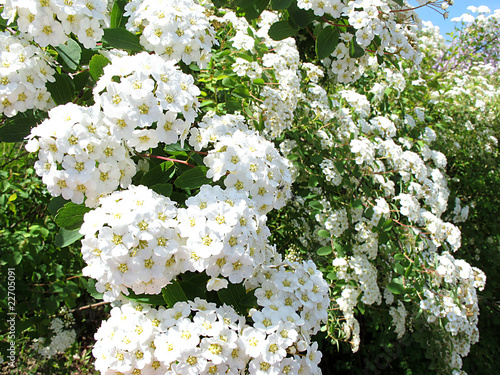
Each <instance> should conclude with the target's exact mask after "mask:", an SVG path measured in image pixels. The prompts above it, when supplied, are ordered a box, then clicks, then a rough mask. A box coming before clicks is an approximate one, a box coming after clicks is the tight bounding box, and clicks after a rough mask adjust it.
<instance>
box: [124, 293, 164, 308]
mask: <svg viewBox="0 0 500 375" xmlns="http://www.w3.org/2000/svg"><path fill="white" fill-rule="evenodd" d="M125 297H126V298H127V299H129V300H131V301H135V302H139V303H146V304H148V305H155V306H157V305H164V304H165V301H164V300H163V297H162V296H160V295H158V294H135V293H134V292H133V291H131V290H130V289H129V295H128V296H125Z"/></svg>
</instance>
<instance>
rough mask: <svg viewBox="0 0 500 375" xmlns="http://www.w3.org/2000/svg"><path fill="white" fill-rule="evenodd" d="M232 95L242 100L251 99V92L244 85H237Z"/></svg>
mask: <svg viewBox="0 0 500 375" xmlns="http://www.w3.org/2000/svg"><path fill="white" fill-rule="evenodd" d="M232 94H233V95H234V96H236V97H237V98H242V99H245V98H249V97H250V92H249V91H248V89H247V88H246V87H245V86H244V85H236V86H235V88H234V90H233V92H232Z"/></svg>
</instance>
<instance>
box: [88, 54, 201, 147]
mask: <svg viewBox="0 0 500 375" xmlns="http://www.w3.org/2000/svg"><path fill="white" fill-rule="evenodd" d="M117 81H118V82H117ZM93 92H94V100H95V103H96V105H97V106H99V107H100V108H101V109H102V112H103V114H104V119H103V121H104V122H106V123H107V124H108V125H109V128H110V132H111V134H112V135H114V136H115V137H116V138H118V139H122V140H124V141H125V142H126V143H127V145H128V146H129V147H131V148H133V149H135V150H136V151H139V152H140V151H144V150H147V149H149V148H154V147H156V146H157V145H158V143H159V142H162V143H164V144H171V143H176V142H177V141H178V140H179V139H180V140H181V142H183V141H184V139H185V138H186V136H187V134H188V130H189V127H190V126H191V124H192V123H193V122H194V119H195V118H196V111H197V109H198V99H197V96H198V95H199V94H200V90H199V88H198V87H197V86H196V85H195V84H194V79H193V77H192V76H191V75H189V74H184V73H182V72H181V71H180V70H179V69H178V68H177V67H176V66H175V62H174V61H167V60H165V59H164V58H163V57H161V56H158V55H150V54H148V53H146V52H143V53H140V54H137V55H134V56H124V57H114V58H112V61H111V64H108V65H106V66H105V67H104V74H103V75H102V76H101V78H100V79H99V81H98V82H97V84H96V86H95V87H94V90H93ZM153 125H155V126H156V127H155V128H154V126H153Z"/></svg>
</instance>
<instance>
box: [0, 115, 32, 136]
mask: <svg viewBox="0 0 500 375" xmlns="http://www.w3.org/2000/svg"><path fill="white" fill-rule="evenodd" d="M36 122H37V120H36V119H35V118H34V117H24V116H15V117H13V118H11V119H9V120H8V121H7V123H6V124H5V125H4V126H2V127H1V128H0V141H2V142H22V141H24V138H25V137H26V136H28V135H29V134H30V132H31V128H33V127H35V126H36Z"/></svg>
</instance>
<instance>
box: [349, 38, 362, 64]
mask: <svg viewBox="0 0 500 375" xmlns="http://www.w3.org/2000/svg"><path fill="white" fill-rule="evenodd" d="M364 54H365V50H364V49H363V48H362V47H361V46H360V45H359V44H358V43H357V42H356V36H353V37H352V39H351V41H350V42H349V57H352V58H353V59H357V58H359V57H361V56H363V55H364Z"/></svg>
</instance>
